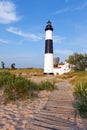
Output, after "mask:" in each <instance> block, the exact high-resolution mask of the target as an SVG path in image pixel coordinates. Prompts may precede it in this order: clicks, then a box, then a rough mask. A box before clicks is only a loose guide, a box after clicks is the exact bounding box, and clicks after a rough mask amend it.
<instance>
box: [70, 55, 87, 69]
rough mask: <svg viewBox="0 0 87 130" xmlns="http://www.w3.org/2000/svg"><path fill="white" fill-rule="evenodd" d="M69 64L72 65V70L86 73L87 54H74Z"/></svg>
mask: <svg viewBox="0 0 87 130" xmlns="http://www.w3.org/2000/svg"><path fill="white" fill-rule="evenodd" d="M68 63H70V64H71V66H72V70H74V71H84V70H85V69H86V65H87V54H84V55H83V54H78V53H74V54H73V55H70V56H69V59H68Z"/></svg>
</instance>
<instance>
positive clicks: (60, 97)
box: [27, 81, 87, 130]
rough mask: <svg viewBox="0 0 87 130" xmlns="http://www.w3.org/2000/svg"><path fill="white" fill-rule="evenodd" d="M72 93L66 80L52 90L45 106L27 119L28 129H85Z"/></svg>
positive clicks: (86, 129)
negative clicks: (75, 106) (31, 117)
mask: <svg viewBox="0 0 87 130" xmlns="http://www.w3.org/2000/svg"><path fill="white" fill-rule="evenodd" d="M73 100H74V98H73V95H72V92H71V90H70V87H69V84H68V82H67V81H64V82H62V83H60V84H59V85H58V86H57V88H56V90H54V91H53V92H52V93H51V94H50V96H49V99H48V101H47V103H46V105H45V107H44V108H43V109H42V110H41V111H40V112H39V113H38V114H36V116H35V117H34V118H33V119H31V120H30V121H29V124H28V126H27V129H29V130H87V128H85V127H84V125H83V123H82V120H81V119H80V117H79V116H78V115H77V111H76V109H75V108H74V105H73Z"/></svg>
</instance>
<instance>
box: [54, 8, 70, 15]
mask: <svg viewBox="0 0 87 130" xmlns="http://www.w3.org/2000/svg"><path fill="white" fill-rule="evenodd" d="M69 10H70V8H68V7H67V8H63V9H60V10H57V11H56V14H61V13H65V12H68V11H69Z"/></svg>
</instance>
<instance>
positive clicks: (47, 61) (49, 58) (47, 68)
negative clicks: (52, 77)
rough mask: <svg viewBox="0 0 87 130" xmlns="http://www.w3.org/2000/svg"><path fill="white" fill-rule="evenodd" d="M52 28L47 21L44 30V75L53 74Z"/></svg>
mask: <svg viewBox="0 0 87 130" xmlns="http://www.w3.org/2000/svg"><path fill="white" fill-rule="evenodd" d="M52 31H53V27H52V25H51V22H50V21H48V22H47V25H46V28H45V32H46V35H45V56H44V74H53V39H52Z"/></svg>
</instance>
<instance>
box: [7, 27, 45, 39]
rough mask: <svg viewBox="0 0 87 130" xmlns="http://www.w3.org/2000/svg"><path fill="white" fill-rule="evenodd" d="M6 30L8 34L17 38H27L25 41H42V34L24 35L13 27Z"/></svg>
mask: <svg viewBox="0 0 87 130" xmlns="http://www.w3.org/2000/svg"><path fill="white" fill-rule="evenodd" d="M6 30H7V31H8V32H10V33H13V34H16V35H18V36H21V37H24V38H27V39H29V40H32V41H39V40H42V39H43V35H42V34H37V35H35V34H30V33H25V32H23V31H21V30H19V29H18V28H15V27H9V28H7V29H6Z"/></svg>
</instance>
